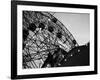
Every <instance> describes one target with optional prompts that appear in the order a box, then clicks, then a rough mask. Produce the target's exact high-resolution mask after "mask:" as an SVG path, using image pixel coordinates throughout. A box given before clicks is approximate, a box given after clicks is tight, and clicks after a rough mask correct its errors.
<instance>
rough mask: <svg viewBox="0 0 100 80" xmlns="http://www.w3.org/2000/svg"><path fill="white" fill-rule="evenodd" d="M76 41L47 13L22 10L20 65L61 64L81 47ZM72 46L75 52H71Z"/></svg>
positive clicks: (25, 66) (50, 65)
mask: <svg viewBox="0 0 100 80" xmlns="http://www.w3.org/2000/svg"><path fill="white" fill-rule="evenodd" d="M78 46H79V45H78V43H77V41H76V40H75V38H74V37H73V35H72V34H71V33H70V32H69V31H68V29H67V26H66V27H65V26H64V25H63V24H62V23H61V22H60V21H59V20H58V19H57V18H55V17H54V16H53V15H52V14H51V13H50V12H41V11H23V50H22V51H23V52H22V54H23V56H22V58H23V64H22V65H23V68H24V69H27V68H46V67H60V66H61V65H62V64H61V63H62V62H63V61H64V60H65V61H66V59H67V57H72V56H74V54H75V53H78V52H79V51H80V50H79V49H75V48H76V47H78ZM73 49H75V50H74V52H73V51H72V50H73Z"/></svg>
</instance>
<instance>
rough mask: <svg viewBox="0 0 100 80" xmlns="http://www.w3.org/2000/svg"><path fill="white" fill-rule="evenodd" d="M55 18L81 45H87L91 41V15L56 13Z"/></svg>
mask: <svg viewBox="0 0 100 80" xmlns="http://www.w3.org/2000/svg"><path fill="white" fill-rule="evenodd" d="M54 16H55V17H56V18H57V19H58V20H60V21H61V22H62V23H63V24H64V25H65V27H67V29H68V30H69V31H70V32H71V34H72V35H73V36H74V38H75V39H76V41H77V42H78V44H79V45H83V44H86V43H87V42H89V40H90V23H89V22H90V21H89V17H90V16H89V14H87V13H85V14H82V13H55V14H54Z"/></svg>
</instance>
